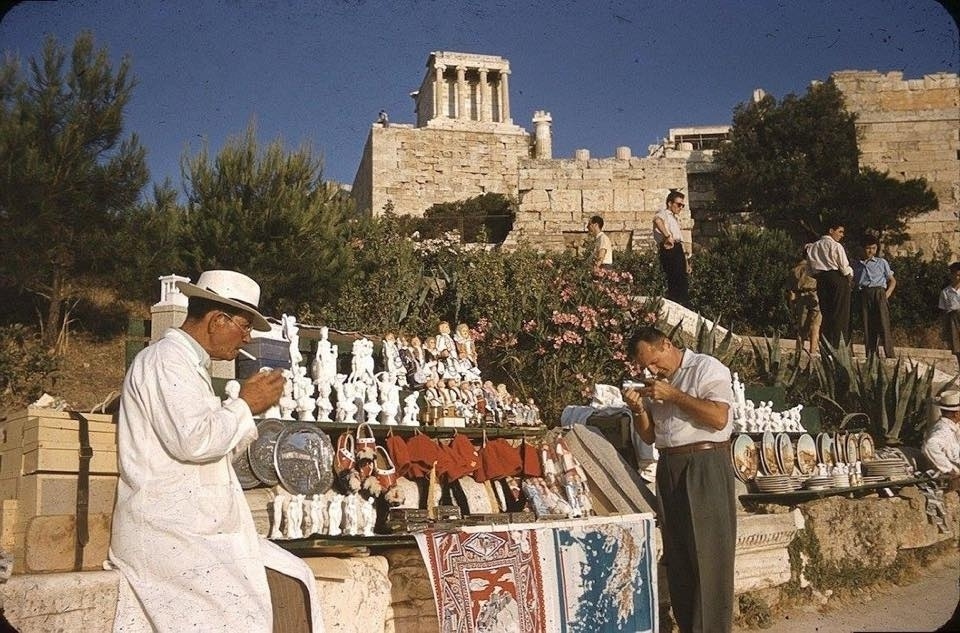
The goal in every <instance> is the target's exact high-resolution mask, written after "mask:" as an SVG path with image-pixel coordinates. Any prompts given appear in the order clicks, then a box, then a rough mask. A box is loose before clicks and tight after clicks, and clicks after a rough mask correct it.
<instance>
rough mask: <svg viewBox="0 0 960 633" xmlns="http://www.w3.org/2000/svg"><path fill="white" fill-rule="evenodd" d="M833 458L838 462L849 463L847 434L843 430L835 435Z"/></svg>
mask: <svg viewBox="0 0 960 633" xmlns="http://www.w3.org/2000/svg"><path fill="white" fill-rule="evenodd" d="M833 459H834V461H835V462H836V463H838V464H846V463H847V434H846V433H844V432H843V431H837V432H836V433H834V435H833Z"/></svg>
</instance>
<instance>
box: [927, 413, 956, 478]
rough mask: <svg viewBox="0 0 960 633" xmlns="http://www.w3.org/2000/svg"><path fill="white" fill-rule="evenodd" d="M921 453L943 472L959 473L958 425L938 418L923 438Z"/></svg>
mask: <svg viewBox="0 0 960 633" xmlns="http://www.w3.org/2000/svg"><path fill="white" fill-rule="evenodd" d="M923 454H924V455H925V456H926V458H927V459H929V460H930V462H931V463H932V464H933V465H934V466H935V467H936V469H937V470H939V471H940V472H941V473H944V474H948V475H950V474H957V473H960V426H957V423H956V422H954V421H953V420H950V419H948V418H940V419H939V420H937V421H936V423H934V425H933V427H932V428H931V429H930V430H929V431H928V432H927V436H926V438H925V439H924V440H923Z"/></svg>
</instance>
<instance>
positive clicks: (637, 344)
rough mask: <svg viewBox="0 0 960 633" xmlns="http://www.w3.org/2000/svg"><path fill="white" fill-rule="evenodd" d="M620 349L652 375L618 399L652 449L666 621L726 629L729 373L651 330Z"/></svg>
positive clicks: (729, 594) (731, 506)
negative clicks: (665, 583)
mask: <svg viewBox="0 0 960 633" xmlns="http://www.w3.org/2000/svg"><path fill="white" fill-rule="evenodd" d="M627 356H628V358H629V359H630V360H632V361H634V363H636V364H637V365H639V366H641V367H643V368H644V369H646V370H647V372H649V373H651V374H653V376H654V379H653V380H647V381H645V382H646V384H645V386H644V387H642V388H640V389H626V390H624V394H623V397H624V400H625V401H626V403H627V406H629V407H630V409H631V411H633V413H634V425H635V428H636V431H637V433H638V434H639V436H640V439H642V440H643V441H644V442H647V443H648V444H653V443H654V442H655V443H656V447H657V450H658V451H659V457H660V458H659V461H658V463H657V477H656V480H657V498H658V500H659V501H660V525H661V533H662V535H663V556H664V562H665V564H666V568H667V580H668V583H669V588H670V604H671V607H672V609H673V614H674V619H675V620H676V622H677V625H678V626H679V627H680V631H682V632H683V633H690V632H694V631H695V632H697V633H704V632H707V631H718V632H729V631H730V630H731V627H732V625H733V573H734V553H735V549H736V541H737V511H736V497H735V493H734V475H733V467H732V465H731V463H730V435H731V434H732V432H733V401H734V398H733V384H732V379H731V376H730V370H729V369H728V368H727V367H726V366H724V365H723V363H721V362H720V361H719V360H717V359H716V358H713V357H712V356H708V355H706V354H697V353H694V352H692V351H690V350H683V349H679V348H677V347H676V346H674V344H673V343H672V342H671V341H670V339H669V338H668V337H667V336H666V335H665V334H663V333H662V332H660V331H659V330H657V329H656V328H654V327H645V328H643V329H641V330H640V331H638V332H637V333H636V334H634V335H633V337H631V339H630V341H629V343H627Z"/></svg>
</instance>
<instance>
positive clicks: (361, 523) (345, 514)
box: [269, 490, 377, 539]
mask: <svg viewBox="0 0 960 633" xmlns="http://www.w3.org/2000/svg"><path fill="white" fill-rule="evenodd" d="M376 522H377V511H376V508H375V507H374V499H373V497H371V498H369V499H364V498H362V497H361V496H360V495H358V494H349V495H342V494H339V493H338V492H335V491H333V490H331V491H329V492H327V493H326V494H324V495H313V496H312V497H307V496H306V495H302V494H301V495H290V494H286V493H284V492H280V493H278V494H277V496H275V497H274V498H273V517H272V521H271V525H272V527H271V528H270V536H269V538H271V539H283V538H287V539H295V538H306V537H309V536H312V535H314V534H328V535H330V536H340V535H347V536H373V535H374V531H373V528H374V525H375V524H376Z"/></svg>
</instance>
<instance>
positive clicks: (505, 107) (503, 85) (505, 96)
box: [500, 70, 513, 123]
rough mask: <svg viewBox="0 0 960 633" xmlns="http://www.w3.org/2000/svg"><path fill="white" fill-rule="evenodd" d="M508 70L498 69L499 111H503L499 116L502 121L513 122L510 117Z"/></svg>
mask: <svg viewBox="0 0 960 633" xmlns="http://www.w3.org/2000/svg"><path fill="white" fill-rule="evenodd" d="M509 77H510V71H509V70H501V71H500V93H501V94H500V111H501V112H502V113H503V114H502V115H501V116H500V121H502V122H503V123H513V119H512V118H510V82H509Z"/></svg>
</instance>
